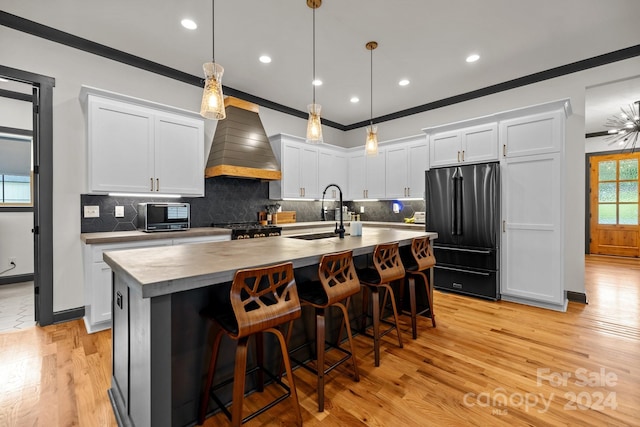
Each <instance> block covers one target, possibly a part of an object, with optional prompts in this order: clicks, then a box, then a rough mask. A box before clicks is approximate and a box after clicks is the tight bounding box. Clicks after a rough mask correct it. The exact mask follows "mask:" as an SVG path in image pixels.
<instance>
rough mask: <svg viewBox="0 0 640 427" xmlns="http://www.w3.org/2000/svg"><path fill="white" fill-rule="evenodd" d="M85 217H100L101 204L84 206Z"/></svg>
mask: <svg viewBox="0 0 640 427" xmlns="http://www.w3.org/2000/svg"><path fill="white" fill-rule="evenodd" d="M84 217H85V218H99V217H100V206H85V207H84Z"/></svg>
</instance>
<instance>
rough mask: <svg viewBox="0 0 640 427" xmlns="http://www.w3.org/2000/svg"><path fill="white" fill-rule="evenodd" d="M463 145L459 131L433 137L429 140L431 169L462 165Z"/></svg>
mask: <svg viewBox="0 0 640 427" xmlns="http://www.w3.org/2000/svg"><path fill="white" fill-rule="evenodd" d="M461 144H462V143H461V140H460V132H459V131H457V130H456V131H451V132H442V133H437V134H434V135H431V137H430V138H429V150H430V155H431V159H430V160H431V167H437V166H448V165H455V164H458V163H460V162H461V158H460V154H461V151H462V150H461Z"/></svg>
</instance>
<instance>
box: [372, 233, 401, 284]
mask: <svg viewBox="0 0 640 427" xmlns="http://www.w3.org/2000/svg"><path fill="white" fill-rule="evenodd" d="M398 247H399V245H398V242H392V243H381V244H379V245H377V246H376V248H375V249H374V251H373V265H374V266H375V268H376V271H377V272H378V275H379V276H380V283H389V282H393V281H395V280H399V279H402V278H404V274H405V272H404V265H402V261H401V260H400V252H399V250H398Z"/></svg>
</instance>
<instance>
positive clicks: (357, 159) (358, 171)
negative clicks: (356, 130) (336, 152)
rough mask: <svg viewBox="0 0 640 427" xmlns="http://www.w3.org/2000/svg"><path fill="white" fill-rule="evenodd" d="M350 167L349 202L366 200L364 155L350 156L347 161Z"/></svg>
mask: <svg viewBox="0 0 640 427" xmlns="http://www.w3.org/2000/svg"><path fill="white" fill-rule="evenodd" d="M378 156H379V154H378ZM347 163H348V165H349V168H348V169H349V170H348V173H347V174H348V179H349V183H348V185H349V200H354V199H364V198H365V192H364V190H365V189H366V188H365V182H366V179H365V173H366V172H365V170H366V169H365V164H366V161H365V157H364V154H358V155H353V156H350V157H349V158H348V159H347Z"/></svg>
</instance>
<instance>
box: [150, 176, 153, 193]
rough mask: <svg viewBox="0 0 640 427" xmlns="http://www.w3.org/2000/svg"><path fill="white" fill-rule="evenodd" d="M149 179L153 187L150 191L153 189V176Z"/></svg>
mask: <svg viewBox="0 0 640 427" xmlns="http://www.w3.org/2000/svg"><path fill="white" fill-rule="evenodd" d="M149 181H151V189H150V190H149V191H153V178H149Z"/></svg>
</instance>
